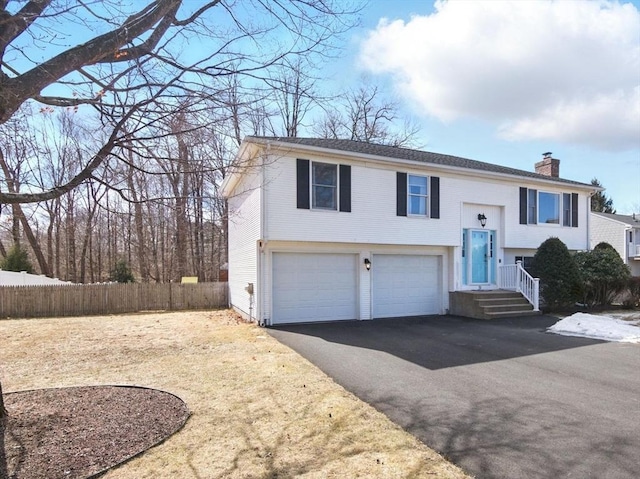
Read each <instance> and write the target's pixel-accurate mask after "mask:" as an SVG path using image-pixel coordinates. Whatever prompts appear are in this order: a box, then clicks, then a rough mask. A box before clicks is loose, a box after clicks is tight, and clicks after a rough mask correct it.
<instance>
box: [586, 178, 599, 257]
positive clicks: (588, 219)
mask: <svg viewBox="0 0 640 479" xmlns="http://www.w3.org/2000/svg"><path fill="white" fill-rule="evenodd" d="M596 193H597V191H596V190H593V191H592V192H591V193H589V198H587V251H591V197H592V196H593V195H595V194H596Z"/></svg>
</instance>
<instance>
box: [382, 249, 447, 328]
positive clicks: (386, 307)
mask: <svg viewBox="0 0 640 479" xmlns="http://www.w3.org/2000/svg"><path fill="white" fill-rule="evenodd" d="M371 262H372V268H371V272H372V273H373V277H372V283H373V284H372V297H373V298H372V299H373V317H374V318H391V317H398V316H419V315H423V314H439V313H440V312H441V311H440V287H439V286H440V285H439V282H440V277H441V275H440V261H439V260H438V257H437V256H418V255H374V256H373V259H372V260H371Z"/></svg>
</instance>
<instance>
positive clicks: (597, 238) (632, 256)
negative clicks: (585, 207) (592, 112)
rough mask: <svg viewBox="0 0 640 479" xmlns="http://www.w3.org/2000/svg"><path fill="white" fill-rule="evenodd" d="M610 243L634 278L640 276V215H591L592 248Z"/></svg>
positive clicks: (593, 213) (594, 213)
mask: <svg viewBox="0 0 640 479" xmlns="http://www.w3.org/2000/svg"><path fill="white" fill-rule="evenodd" d="M601 242H605V243H609V244H610V245H611V246H613V247H614V248H615V250H616V251H617V252H618V254H619V255H620V257H621V258H622V260H623V261H624V264H626V265H627V266H628V267H629V269H630V270H631V275H632V276H640V215H636V214H633V215H618V214H612V213H596V212H592V213H591V248H592V249H593V247H594V246H596V245H597V244H598V243H601Z"/></svg>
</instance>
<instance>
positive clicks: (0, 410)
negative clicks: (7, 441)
mask: <svg viewBox="0 0 640 479" xmlns="http://www.w3.org/2000/svg"><path fill="white" fill-rule="evenodd" d="M8 415H9V413H8V412H7V410H6V408H5V407H4V396H3V395H2V383H1V382H0V424H2V423H3V422H4V420H5V418H6V417H7V416H8ZM2 453H4V450H0V454H2Z"/></svg>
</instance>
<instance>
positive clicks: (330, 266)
mask: <svg viewBox="0 0 640 479" xmlns="http://www.w3.org/2000/svg"><path fill="white" fill-rule="evenodd" d="M356 273H357V257H356V255H353V254H325V253H274V254H273V313H272V318H271V319H272V322H273V323H274V324H278V323H279V324H282V323H296V322H313V321H332V320H343V319H355V318H356V317H357V289H356V285H357V277H356Z"/></svg>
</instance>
